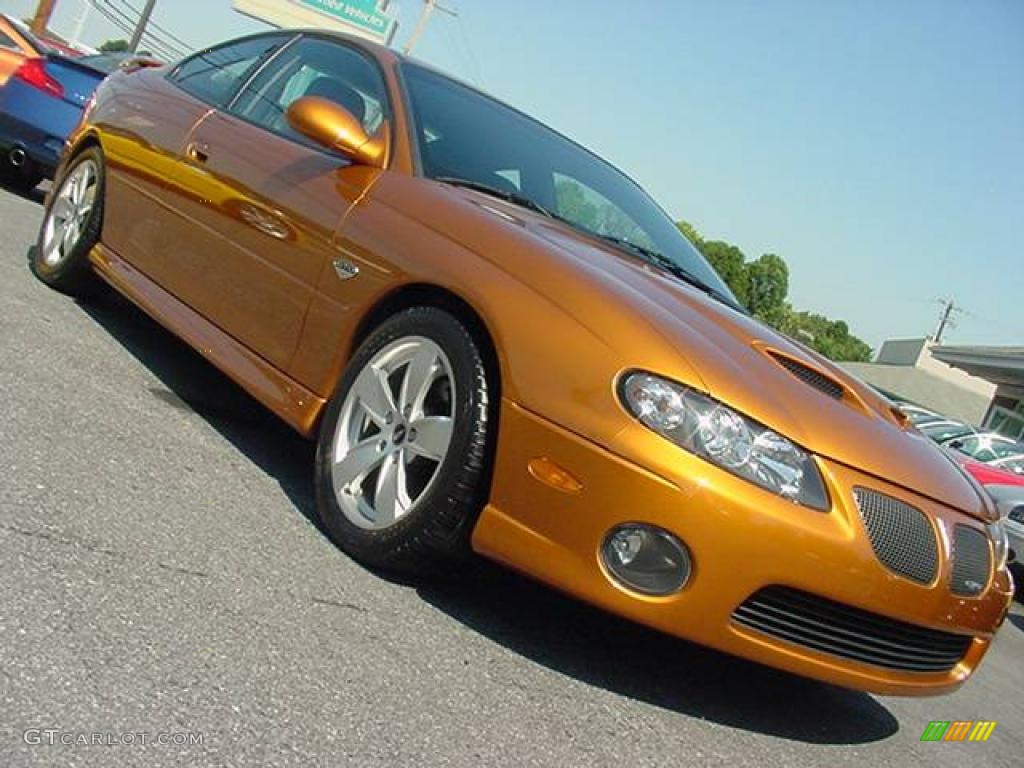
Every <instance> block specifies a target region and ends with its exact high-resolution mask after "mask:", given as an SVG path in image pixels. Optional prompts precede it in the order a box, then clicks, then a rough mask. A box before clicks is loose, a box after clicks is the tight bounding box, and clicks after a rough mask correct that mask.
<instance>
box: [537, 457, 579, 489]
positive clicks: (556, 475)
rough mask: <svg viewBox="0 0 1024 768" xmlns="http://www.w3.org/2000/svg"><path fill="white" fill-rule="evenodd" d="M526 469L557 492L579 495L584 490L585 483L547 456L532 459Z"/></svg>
mask: <svg viewBox="0 0 1024 768" xmlns="http://www.w3.org/2000/svg"><path fill="white" fill-rule="evenodd" d="M526 468H527V469H528V470H529V471H530V474H531V475H533V476H534V477H535V478H536V479H538V480H540V481H541V482H542V483H544V485H549V486H551V487H552V488H554V489H555V490H556V491H562V493H573V494H576V493H579V492H580V491H582V490H583V483H581V482H580V481H579V480H577V479H576V478H575V477H573V476H572V474H571V473H570V472H569V470H567V469H563V468H562V467H560V466H558V465H557V464H555V462H553V461H552V460H551V459H549V458H547V457H546V456H538V457H537V458H535V459H530V460H529V461H528V462H527V464H526Z"/></svg>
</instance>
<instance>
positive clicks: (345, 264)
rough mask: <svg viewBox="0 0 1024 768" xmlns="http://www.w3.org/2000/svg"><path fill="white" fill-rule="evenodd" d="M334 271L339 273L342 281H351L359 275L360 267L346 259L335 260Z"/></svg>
mask: <svg viewBox="0 0 1024 768" xmlns="http://www.w3.org/2000/svg"><path fill="white" fill-rule="evenodd" d="M334 271H335V272H337V273H338V277H339V278H341V279H342V280H351V279H352V278H353V277H355V276H356V275H358V274H359V267H357V266H356V265H355V264H353V263H352V262H351V261H347V260H345V259H335V260H334Z"/></svg>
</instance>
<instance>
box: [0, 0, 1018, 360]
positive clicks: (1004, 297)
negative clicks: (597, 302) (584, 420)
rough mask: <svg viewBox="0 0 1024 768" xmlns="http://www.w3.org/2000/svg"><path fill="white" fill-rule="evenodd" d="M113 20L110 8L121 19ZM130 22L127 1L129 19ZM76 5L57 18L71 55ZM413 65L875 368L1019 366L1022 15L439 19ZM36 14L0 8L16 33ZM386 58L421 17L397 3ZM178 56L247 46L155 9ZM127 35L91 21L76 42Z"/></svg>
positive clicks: (1013, 11) (232, 30)
mask: <svg viewBox="0 0 1024 768" xmlns="http://www.w3.org/2000/svg"><path fill="white" fill-rule="evenodd" d="M123 1H125V0H118V2H123ZM126 1H127V2H128V3H129V4H130V5H134V6H135V7H138V6H140V5H141V4H142V2H143V0H126ZM84 4H85V3H84V0H57V13H56V15H55V17H54V23H53V28H54V29H55V30H56V31H57V32H58V33H61V34H64V35H71V34H72V33H73V31H74V30H75V28H76V21H77V20H78V18H79V16H80V14H81V11H82V8H83V7H84ZM442 4H444V5H446V6H447V7H450V8H454V9H457V10H458V18H456V19H453V18H450V17H448V16H447V15H445V14H440V13H439V14H436V15H435V17H434V19H433V20H432V21H431V23H430V25H429V26H428V28H427V31H426V33H425V34H424V36H423V38H422V40H421V42H420V44H419V46H418V47H417V49H416V55H417V57H418V58H421V59H423V60H425V61H428V62H430V63H432V64H434V65H436V66H439V67H441V68H443V69H445V70H447V71H449V72H452V73H453V74H456V75H458V76H460V77H461V78H463V79H466V80H469V81H471V82H474V83H476V84H478V85H480V86H481V87H483V88H484V89H485V90H487V91H489V92H491V93H493V94H495V95H496V96H498V97H500V98H502V99H503V100H505V101H508V102H510V103H512V104H514V105H515V106H517V107H519V108H521V109H523V110H524V111H526V112H528V113H530V114H532V115H534V116H536V117H538V118H539V119H541V120H543V121H544V122H546V123H548V124H550V125H551V126H553V127H554V128H557V129H558V130H560V131H562V132H563V133H566V134H568V135H569V136H571V137H572V138H574V139H576V140H577V141H579V142H581V143H582V144H584V145H586V146H588V147H590V148H591V149H593V150H595V151H596V152H598V153H599V154H601V155H602V156H604V157H605V158H607V159H608V160H610V161H611V162H612V163H614V164H615V165H617V166H618V167H619V168H621V169H622V170H624V171H625V172H626V173H628V174H629V175H630V176H632V177H633V178H635V179H636V180H637V181H638V182H640V184H641V185H643V186H644V187H645V188H646V189H647V190H648V191H649V192H650V193H651V194H652V195H653V196H654V198H655V199H656V200H658V202H660V203H661V204H662V206H663V207H664V208H665V209H666V210H667V211H668V212H669V213H670V214H671V215H672V216H673V217H675V218H678V219H686V220H688V221H690V222H691V223H692V224H694V225H695V226H696V227H697V229H698V230H699V231H700V232H701V233H702V234H703V235H704V236H705V237H706V238H708V239H721V240H727V241H729V242H732V243H735V244H736V245H738V246H739V247H740V248H741V249H742V250H743V251H744V253H746V255H747V257H748V258H756V257H757V256H759V255H761V254H762V253H777V254H779V255H780V256H782V257H784V258H785V259H786V261H787V262H788V264H789V267H790V300H791V302H792V303H793V305H794V306H795V307H796V308H798V309H808V310H811V311H815V312H820V313H822V314H826V315H828V316H830V317H834V318H840V319H844V320H846V321H847V323H848V324H849V325H850V328H851V330H852V331H853V332H854V333H856V334H857V335H859V336H860V337H861V338H863V339H865V340H866V341H867V342H868V343H869V344H871V345H872V346H873V347H875V348H876V349H877V347H878V346H879V345H880V343H881V342H882V341H883V340H884V339H886V338H906V337H920V336H925V335H927V334H928V333H930V332H932V331H933V330H934V328H935V326H936V324H937V319H938V314H939V305H938V300H939V299H943V298H953V299H954V300H955V301H956V303H957V306H959V307H962V308H963V310H964V312H963V314H958V315H956V316H955V317H956V319H957V326H956V327H955V328H954V329H952V330H950V331H948V332H947V333H946V335H945V337H944V339H943V341H944V342H945V343H949V344H1014V345H1024V312H1022V311H1021V306H1022V304H1024V2H1021V1H1020V0H846V1H842V0H830V1H829V2H821V1H820V0H773V1H772V2H760V1H759V0H748V1H745V2H744V1H741V0H719V1H718V2H697V1H695V0H647V1H644V0H631V2H618V1H613V0H592V1H591V2H586V0H558V2H551V1H550V0H548V1H547V2H543V1H542V0H518V2H507V1H503V0H442ZM34 7H35V0H0V9H3V10H5V11H7V12H9V13H15V14H18V15H21V16H27V15H29V14H30V13H31V11H32V10H33V9H34ZM398 7H399V22H400V26H399V32H398V35H397V37H396V41H395V42H396V44H398V45H402V44H403V43H404V41H405V39H406V37H407V36H408V34H409V33H410V32H411V30H412V27H413V25H414V23H415V20H416V18H417V16H418V14H419V11H420V9H421V7H422V4H421V3H420V2H419V1H418V0H401V2H399V3H398ZM154 20H155V21H156V23H157V24H159V25H161V26H162V27H164V28H165V29H167V30H170V31H171V32H173V33H174V34H175V35H177V36H178V37H180V38H182V39H184V40H186V41H187V42H189V43H192V44H194V45H195V46H196V47H199V46H205V45H209V44H211V43H214V42H217V41H219V40H224V39H228V38H231V37H234V36H237V35H241V34H246V33H249V32H252V31H257V30H260V29H263V28H264V27H262V25H260V24H259V23H257V22H254V21H253V20H251V19H248V18H245V17H243V16H240V15H239V14H237V13H235V12H234V11H233V10H231V6H230V2H229V0H157V5H156V11H155V14H154ZM123 36H124V35H123V34H122V33H120V32H118V31H117V30H116V29H114V28H112V27H111V26H110V25H109V24H108V23H106V22H104V21H103V20H102V19H100V18H99V15H98V14H97V13H95V12H93V13H92V14H91V16H90V17H89V18H88V19H87V21H86V23H85V26H84V34H83V38H82V40H83V42H85V43H87V44H91V45H94V46H95V45H99V43H101V42H103V40H106V39H108V38H111V37H123Z"/></svg>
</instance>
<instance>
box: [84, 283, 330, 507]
mask: <svg viewBox="0 0 1024 768" xmlns="http://www.w3.org/2000/svg"><path fill="white" fill-rule="evenodd" d="M79 306H80V307H81V308H82V309H83V310H84V311H85V313H86V314H87V315H88V316H89V317H90V318H92V320H93V321H95V322H96V323H97V324H99V325H100V326H102V327H103V328H104V330H106V331H107V332H108V333H109V334H110V336H111V337H112V338H114V339H116V340H117V341H118V342H119V343H120V344H121V346H122V347H124V348H125V349H126V350H127V351H128V352H129V353H130V354H131V355H132V356H133V357H134V358H135V359H136V360H138V361H139V362H140V363H142V364H143V365H144V366H146V368H148V369H149V370H150V372H151V373H153V374H154V375H155V376H156V377H157V378H158V379H159V380H160V383H161V385H162V386H158V387H152V388H150V394H151V395H152V396H153V398H154V400H155V401H157V402H158V403H159V404H160V405H161V406H162V407H170V408H175V409H177V410H183V411H193V412H195V413H196V414H197V415H199V416H200V417H202V418H203V419H204V420H205V421H206V422H207V423H208V424H209V425H210V426H212V427H213V428H214V429H216V430H217V432H219V433H220V434H221V435H222V436H223V437H224V438H225V439H227V440H228V441H229V442H230V443H231V444H232V445H233V446H234V447H235V448H236V449H238V451H239V452H241V453H242V454H244V455H245V456H247V457H248V458H249V459H250V460H251V461H252V462H254V463H255V464H256V465H257V466H258V467H259V468H260V469H262V470H263V471H264V472H265V473H266V474H267V475H268V476H270V477H273V478H274V479H275V480H276V481H277V482H278V484H279V485H280V487H281V489H282V490H283V491H284V493H285V495H286V496H287V497H288V499H289V500H290V501H291V502H292V504H294V505H295V508H296V509H298V510H299V512H301V513H302V514H303V515H304V516H305V517H306V518H307V519H308V520H310V521H311V522H313V523H314V524H316V525H317V527H319V523H318V520H317V518H316V513H315V498H314V494H313V460H314V456H315V454H316V446H315V445H314V443H313V442H311V441H309V440H306V439H304V438H303V437H301V436H300V435H299V434H298V433H296V432H295V431H294V430H292V429H291V428H290V427H289V426H288V425H287V424H285V423H284V422H283V421H281V420H280V419H278V418H277V417H275V416H274V415H273V414H272V413H271V412H270V411H268V410H267V409H266V408H264V407H263V406H262V405H261V404H260V403H259V401H257V400H256V399H255V398H253V397H252V396H250V395H249V394H248V393H247V392H246V391H245V390H243V389H242V388H241V387H239V386H238V385H237V384H235V383H234V382H233V381H231V379H229V378H228V377H227V376H225V375H224V374H223V373H221V372H220V371H219V370H218V369H217V368H215V367H214V366H213V365H212V364H211V363H209V362H208V361H207V360H206V359H205V358H204V357H203V356H202V355H200V354H199V353H198V352H196V351H195V350H194V349H192V347H190V346H189V345H188V344H186V343H185V342H184V341H182V340H181V339H179V338H178V337H177V336H175V335H173V334H172V333H170V332H169V331H167V330H166V329H165V328H164V327H163V326H161V325H160V324H159V323H157V322H156V321H155V320H153V319H152V318H150V317H149V315H147V314H145V313H144V312H143V311H142V310H140V309H139V308H137V307H136V306H135V305H134V304H131V303H130V302H129V301H127V300H126V299H124V298H123V297H121V296H120V295H119V294H117V293H115V292H114V291H112V290H109V291H104V292H103V294H102V295H101V296H99V297H98V298H96V299H94V300H92V301H89V302H80V304H79Z"/></svg>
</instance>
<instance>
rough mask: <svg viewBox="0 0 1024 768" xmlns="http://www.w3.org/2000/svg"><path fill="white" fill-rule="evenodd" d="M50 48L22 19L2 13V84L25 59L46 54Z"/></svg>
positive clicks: (0, 33) (0, 39) (0, 22)
mask: <svg viewBox="0 0 1024 768" xmlns="http://www.w3.org/2000/svg"><path fill="white" fill-rule="evenodd" d="M47 53H48V49H47V47H46V46H45V45H43V43H41V42H40V41H39V40H38V39H37V38H36V36H35V35H33V34H32V33H31V32H30V31H29V29H28V27H26V26H25V25H24V24H23V23H22V22H21V21H19V20H18V19H16V18H14V17H13V16H8V15H7V14H6V13H0V86H2V85H3V84H4V83H6V82H7V79H8V78H9V77H10V76H11V75H12V74H14V71H15V70H16V69H17V68H18V67H20V66H21V65H22V63H23V62H24V61H25V59H30V58H36V57H38V56H45V55H46V54H47Z"/></svg>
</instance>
